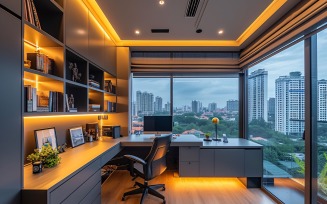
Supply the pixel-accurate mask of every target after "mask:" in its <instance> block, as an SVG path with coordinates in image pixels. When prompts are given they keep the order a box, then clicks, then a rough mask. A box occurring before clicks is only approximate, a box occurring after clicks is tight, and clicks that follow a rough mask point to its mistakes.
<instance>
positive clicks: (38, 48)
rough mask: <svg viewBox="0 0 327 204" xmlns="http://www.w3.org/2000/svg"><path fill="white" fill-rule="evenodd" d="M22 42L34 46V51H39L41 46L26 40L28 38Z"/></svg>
mask: <svg viewBox="0 0 327 204" xmlns="http://www.w3.org/2000/svg"><path fill="white" fill-rule="evenodd" d="M24 42H25V43H26V44H28V45H30V46H32V47H35V50H36V51H40V50H41V47H39V46H38V45H37V44H34V43H32V42H30V41H28V40H24Z"/></svg>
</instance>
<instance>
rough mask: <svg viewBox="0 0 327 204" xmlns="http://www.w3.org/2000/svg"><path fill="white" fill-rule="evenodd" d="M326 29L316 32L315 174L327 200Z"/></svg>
mask: <svg viewBox="0 0 327 204" xmlns="http://www.w3.org/2000/svg"><path fill="white" fill-rule="evenodd" d="M326 47H327V29H325V30H323V31H321V32H319V33H318V34H317V65H318V67H317V74H318V87H317V92H318V93H317V94H318V97H317V103H318V105H317V111H318V113H317V115H318V118H317V119H318V122H317V131H315V132H317V135H316V141H317V151H318V152H317V157H318V158H317V162H318V164H317V165H318V166H317V171H318V172H317V175H318V196H319V197H320V198H321V199H324V200H325V201H326V200H327V109H326V108H327V89H326V88H327V71H326V70H327V51H326Z"/></svg>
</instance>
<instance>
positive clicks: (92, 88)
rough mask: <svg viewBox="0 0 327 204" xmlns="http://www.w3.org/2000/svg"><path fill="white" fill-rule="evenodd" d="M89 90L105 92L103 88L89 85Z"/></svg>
mask: <svg viewBox="0 0 327 204" xmlns="http://www.w3.org/2000/svg"><path fill="white" fill-rule="evenodd" d="M89 90H90V91H96V92H101V93H104V92H105V91H104V90H101V89H97V88H94V87H91V86H89Z"/></svg>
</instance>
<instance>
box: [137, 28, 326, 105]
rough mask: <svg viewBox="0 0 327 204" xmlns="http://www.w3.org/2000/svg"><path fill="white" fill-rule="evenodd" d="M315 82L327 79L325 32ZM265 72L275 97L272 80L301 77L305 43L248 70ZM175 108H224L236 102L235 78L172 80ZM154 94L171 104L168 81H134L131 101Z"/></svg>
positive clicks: (236, 81) (142, 79) (324, 31)
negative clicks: (211, 105)
mask: <svg viewBox="0 0 327 204" xmlns="http://www.w3.org/2000/svg"><path fill="white" fill-rule="evenodd" d="M317 39H318V40H317V41H318V46H317V50H318V51H317V52H318V79H327V49H326V48H327V29H325V30H323V31H321V32H320V33H318V37H317ZM257 69H265V70H266V71H268V98H270V97H275V80H276V79H277V78H278V77H279V76H288V75H289V73H290V72H293V71H300V72H301V73H302V75H304V42H303V41H301V42H299V43H297V44H296V45H293V46H292V47H290V48H288V49H286V50H284V51H282V52H280V53H278V54H276V55H274V56H272V57H270V58H269V59H267V60H265V61H263V62H261V63H259V64H257V65H255V66H253V67H251V68H250V69H249V73H251V72H253V71H255V70H257ZM173 83H174V90H173V94H174V107H181V106H183V105H188V106H191V102H192V100H199V101H201V102H202V105H203V106H204V107H207V106H208V104H209V103H212V102H216V103H217V106H218V108H223V107H225V106H226V101H227V100H238V79H237V78H174V81H173ZM138 90H139V91H142V92H144V91H147V92H149V93H153V94H154V97H156V96H160V97H162V98H163V104H165V103H166V102H168V101H170V79H169V78H134V79H133V90H132V91H133V101H135V100H136V97H135V93H136V91H138Z"/></svg>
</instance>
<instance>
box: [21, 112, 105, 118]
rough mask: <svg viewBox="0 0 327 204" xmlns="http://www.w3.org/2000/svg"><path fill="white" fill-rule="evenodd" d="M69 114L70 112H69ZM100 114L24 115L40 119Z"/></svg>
mask: <svg viewBox="0 0 327 204" xmlns="http://www.w3.org/2000/svg"><path fill="white" fill-rule="evenodd" d="M67 114H69V113H67ZM98 115H99V114H78V113H77V114H72V115H42V116H24V118H25V119H39V118H62V117H87V116H98Z"/></svg>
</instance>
